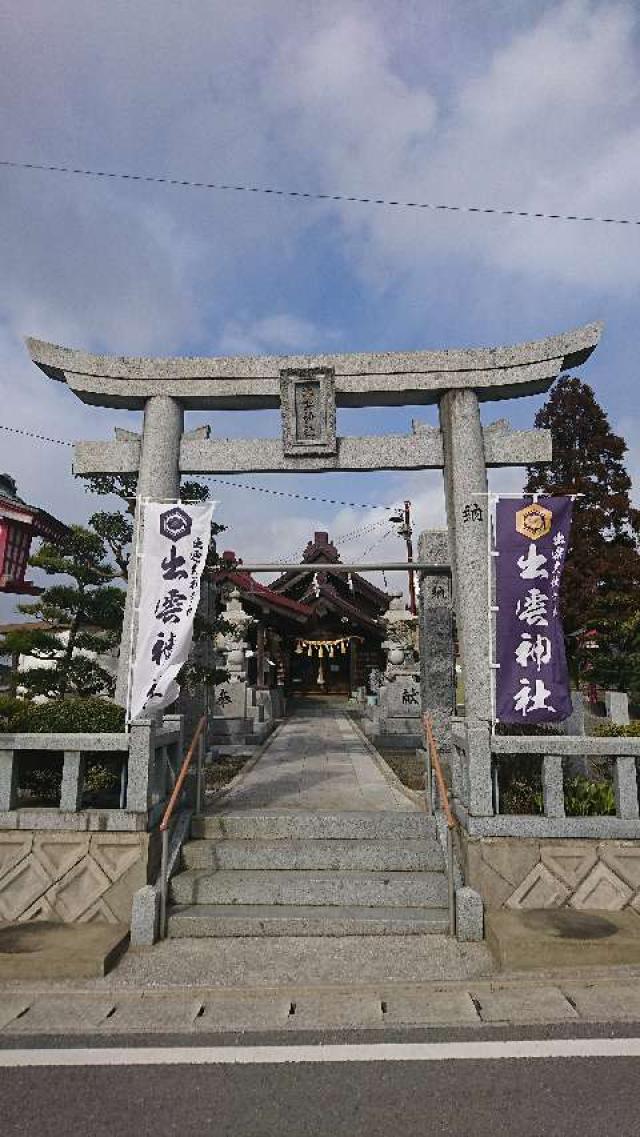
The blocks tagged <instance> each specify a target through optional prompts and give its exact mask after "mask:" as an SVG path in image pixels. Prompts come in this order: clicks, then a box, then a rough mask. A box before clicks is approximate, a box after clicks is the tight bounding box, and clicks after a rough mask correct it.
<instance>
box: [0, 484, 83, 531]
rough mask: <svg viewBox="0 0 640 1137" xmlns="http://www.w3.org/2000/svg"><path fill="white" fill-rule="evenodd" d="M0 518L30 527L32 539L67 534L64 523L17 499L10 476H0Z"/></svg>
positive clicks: (66, 527)
mask: <svg viewBox="0 0 640 1137" xmlns="http://www.w3.org/2000/svg"><path fill="white" fill-rule="evenodd" d="M0 517H6V518H8V519H9V520H12V521H19V522H22V524H25V525H31V527H32V531H33V536H34V537H49V538H52V539H55V538H56V537H61V536H63V535H64V534H65V533H68V532H69V529H68V526H66V525H65V524H64V522H62V521H58V519H57V518H56V517H53V516H52V515H51V514H50V513H47V511H46V510H45V509H40V507H39V506H37V505H29V504H28V502H26V501H24V499H23V498H21V497H19V495H18V492H17V489H16V483H15V481H14V479H13V478H12V477H11V475H10V474H0Z"/></svg>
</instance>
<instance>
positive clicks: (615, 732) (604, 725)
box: [593, 719, 640, 738]
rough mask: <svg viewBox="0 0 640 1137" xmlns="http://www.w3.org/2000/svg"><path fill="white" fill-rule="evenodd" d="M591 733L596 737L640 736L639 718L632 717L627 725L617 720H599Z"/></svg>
mask: <svg viewBox="0 0 640 1137" xmlns="http://www.w3.org/2000/svg"><path fill="white" fill-rule="evenodd" d="M593 733H594V734H595V735H597V736H598V738H640V719H634V720H633V722H630V723H629V724H628V726H623V725H622V724H621V723H618V722H599V723H597V724H596V726H595V727H594V731H593Z"/></svg>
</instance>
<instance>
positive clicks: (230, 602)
mask: <svg viewBox="0 0 640 1137" xmlns="http://www.w3.org/2000/svg"><path fill="white" fill-rule="evenodd" d="M222 618H223V620H224V621H225V623H227V624H230V625H231V630H230V631H228V632H226V633H225V634H224V635H222V636H220V637H219V646H220V648H221V649H222V651H223V652H224V653H225V665H226V668H227V671H228V672H229V682H230V683H242V682H246V678H247V649H248V647H249V643H248V641H247V631H248V629H249V626H250V625H251V624H253V623H255V620H254V617H253V616H250V615H249V614H248V612H245V610H244V608H243V607H242V600H241V598H240V593H239V592H238V589H237V588H234V589H233V590H232V592H231V593H230V594H229V596H228V598H227V600H226V603H225V608H224V612H223V613H222Z"/></svg>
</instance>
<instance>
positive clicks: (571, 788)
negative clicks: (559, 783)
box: [564, 775, 616, 817]
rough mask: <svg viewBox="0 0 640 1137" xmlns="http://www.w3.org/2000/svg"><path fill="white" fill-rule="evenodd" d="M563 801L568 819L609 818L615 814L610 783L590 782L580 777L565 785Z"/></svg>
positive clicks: (614, 801)
mask: <svg viewBox="0 0 640 1137" xmlns="http://www.w3.org/2000/svg"><path fill="white" fill-rule="evenodd" d="M564 801H565V810H566V813H567V816H568V817H609V816H611V815H612V814H615V812H616V800H615V795H614V792H613V786H612V785H611V783H610V782H592V781H590V780H589V778H584V777H582V776H581V775H578V776H577V777H575V778H571V779H570V780H569V781H568V782H567V784H566V785H565V793H564Z"/></svg>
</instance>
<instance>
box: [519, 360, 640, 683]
mask: <svg viewBox="0 0 640 1137" xmlns="http://www.w3.org/2000/svg"><path fill="white" fill-rule="evenodd" d="M535 425H536V426H537V427H542V428H546V429H548V430H550V431H551V436H552V439H553V460H552V462H551V464H550V465H548V466H530V467H529V468H528V470H527V484H526V487H525V489H526V492H527V493H548V494H556V495H561V494H583V495H584V496H583V497H579V498H577V499H576V501H575V503H574V511H573V526H572V533H571V544H570V549H569V553H568V556H567V561H566V567H565V571H564V578H563V588H562V604H563V614H564V625H565V633H566V634H567V636H568V637H569V639H568V647H569V654H570V659H571V662H572V664H573V670H574V673H575V674H576V675H579V673H582V674H583V676H584V678H587V677H589V678H593V679H596V680H597V679H598V677H599V675H598V673H599V672H601V671H602V672H603V675H602V678H603V680H604V679H605V675H604V672H605V671H606V672H607V676H608V683H607V685H610V684H611V681H612V680H613V679H614V678H615V671H616V666H615V659H616V657H617V656H620V655H621V654H622V655H623V654H624V646H623V641H624V640H625V638H626V637H627V636H628V630H627V631H626V632H625V626H628V621H633V617H634V616H635V614H636V613H637V612H638V609H639V608H640V603H639V598H640V592H639V591H638V590H639V588H640V556H639V555H638V536H639V530H640V511H639V510H637V509H634V508H633V506H632V504H631V499H630V496H629V495H630V489H631V479H630V478H629V475H628V474H627V471H626V469H625V466H624V461H623V459H624V455H625V453H626V450H627V445H626V443H625V441H624V439H623V438H621V437H620V436H619V435H617V434H614V433H613V431H612V430H611V426H610V424H609V419H608V418H607V415H606V414H605V412H604V410H603V409H602V407H601V406H600V405H599V403H598V402H597V400H596V398H595V395H594V393H593V390H592V388H591V387H589V386H588V384H586V383H582V382H581V381H580V380H579V379H575V378H573V377H571V376H566V377H563V378H561V379H559V380H558V382H557V383H556V384H555V386H554V387H553V390H552V391H551V394H550V396H549V398H548V400H547V402H546V403H545V405H544V406H543V407H542V408H541V409H540V410H539V411H538V413H537V415H536V418H535ZM592 631H593V632H595V633H596V637H595V642H597V643H598V644H599V645H600V646H599V647H598V649H597V651H589V652H587V651H584V650H583V645H584V644H585V643H588V642H589V639H588V638H587V639H585V637H584V636H583V635H580V634H576V633H581V632H592ZM618 641H620V642H618ZM592 642H593V641H592ZM621 680H622V675H620V677H619V679H618V682H620V681H621ZM626 685H627V684H625V686H626Z"/></svg>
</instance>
